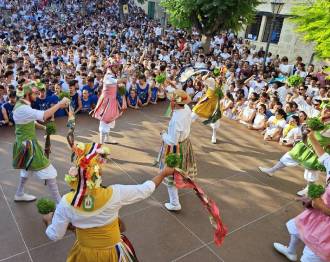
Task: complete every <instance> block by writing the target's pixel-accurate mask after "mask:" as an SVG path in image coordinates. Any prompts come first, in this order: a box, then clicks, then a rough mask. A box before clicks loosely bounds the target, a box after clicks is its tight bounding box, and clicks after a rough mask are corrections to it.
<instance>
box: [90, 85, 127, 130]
mask: <svg viewBox="0 0 330 262" xmlns="http://www.w3.org/2000/svg"><path fill="white" fill-rule="evenodd" d="M120 115H121V113H120V111H119V106H118V101H117V84H112V85H105V87H104V88H103V90H102V94H101V96H100V98H99V100H98V102H97V105H96V107H95V110H94V114H93V117H94V118H96V119H98V120H100V121H103V122H105V123H107V124H109V123H111V122H112V121H114V120H116V119H117V118H118V117H119V116H120Z"/></svg>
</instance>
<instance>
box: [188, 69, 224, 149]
mask: <svg viewBox="0 0 330 262" xmlns="http://www.w3.org/2000/svg"><path fill="white" fill-rule="evenodd" d="M208 76H209V75H206V76H204V77H203V78H202V79H203V80H204V84H205V86H207V91H206V94H205V95H204V96H203V97H202V98H201V99H200V100H199V101H198V103H197V104H196V105H195V106H194V108H193V110H192V111H193V113H192V114H191V118H192V121H193V122H194V121H196V120H197V118H199V117H201V118H206V119H210V118H212V121H211V122H210V126H211V127H212V139H211V142H212V143H213V144H216V143H217V129H218V128H219V127H220V120H219V119H220V117H221V113H218V112H220V111H219V110H220V99H221V97H219V96H218V95H217V93H216V82H215V79H214V78H212V77H208ZM207 77H208V78H207Z"/></svg>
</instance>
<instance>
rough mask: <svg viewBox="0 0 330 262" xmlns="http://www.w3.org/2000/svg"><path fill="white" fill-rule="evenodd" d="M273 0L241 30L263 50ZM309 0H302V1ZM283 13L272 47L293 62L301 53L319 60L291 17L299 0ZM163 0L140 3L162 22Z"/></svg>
mask: <svg viewBox="0 0 330 262" xmlns="http://www.w3.org/2000/svg"><path fill="white" fill-rule="evenodd" d="M271 1H272V0H265V1H264V2H263V3H262V4H260V5H259V6H258V7H257V13H256V16H255V19H254V21H253V22H252V24H250V25H247V26H245V27H244V29H243V30H242V31H240V32H239V33H238V36H239V37H243V38H245V39H249V40H250V41H251V44H252V46H253V48H255V49H256V50H259V48H261V47H263V48H264V50H265V48H266V45H267V40H268V36H269V33H270V29H271V21H272V8H271ZM303 1H308V0H299V1H298V2H299V3H301V2H303ZM283 2H284V6H283V9H282V10H281V13H280V14H279V15H278V16H277V17H276V19H275V23H274V27H273V30H272V33H271V34H272V36H271V44H270V48H269V51H270V52H271V53H272V54H273V55H275V54H278V55H280V57H282V56H287V57H288V58H289V61H290V62H294V61H295V58H296V57H297V56H301V57H302V58H303V61H304V62H305V63H309V62H313V63H316V64H318V63H319V61H317V60H315V59H314V51H313V45H312V44H310V43H306V42H304V41H303V39H302V37H301V35H298V34H296V33H295V25H294V24H293V23H292V22H291V21H290V10H291V8H292V6H293V5H294V3H297V0H284V1H283ZM159 3H160V0H152V1H146V2H145V3H144V4H143V5H140V6H141V7H142V8H143V9H144V10H145V11H146V13H147V14H148V16H149V17H150V18H154V19H158V20H159V21H160V22H162V23H163V22H164V21H166V16H165V12H164V9H163V8H162V7H161V6H160V5H159Z"/></svg>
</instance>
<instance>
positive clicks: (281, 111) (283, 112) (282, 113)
mask: <svg viewBox="0 0 330 262" xmlns="http://www.w3.org/2000/svg"><path fill="white" fill-rule="evenodd" d="M276 113H277V114H279V115H281V116H283V118H284V119H285V118H286V113H285V111H284V110H283V109H282V108H280V109H277V110H276Z"/></svg>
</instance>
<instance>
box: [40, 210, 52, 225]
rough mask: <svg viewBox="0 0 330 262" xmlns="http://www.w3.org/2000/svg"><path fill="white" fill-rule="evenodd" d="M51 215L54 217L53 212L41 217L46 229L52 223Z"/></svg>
mask: <svg viewBox="0 0 330 262" xmlns="http://www.w3.org/2000/svg"><path fill="white" fill-rule="evenodd" d="M53 215H54V213H53V212H50V213H48V214H47V215H43V216H42V221H43V222H44V223H45V225H46V226H47V227H48V226H49V225H50V224H51V223H52V220H53Z"/></svg>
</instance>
